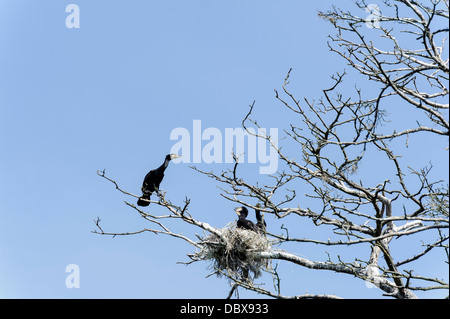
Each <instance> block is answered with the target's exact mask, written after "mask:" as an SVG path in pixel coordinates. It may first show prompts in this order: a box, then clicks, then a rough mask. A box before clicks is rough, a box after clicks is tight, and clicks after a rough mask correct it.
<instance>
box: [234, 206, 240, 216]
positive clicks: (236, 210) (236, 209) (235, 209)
mask: <svg viewBox="0 0 450 319" xmlns="http://www.w3.org/2000/svg"><path fill="white" fill-rule="evenodd" d="M238 209H239V207H235V208H234V212H235V213H236V214H238V215H239V216H241V213H240V212H239V210H238Z"/></svg>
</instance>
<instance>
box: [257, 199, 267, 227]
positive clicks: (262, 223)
mask: <svg viewBox="0 0 450 319" xmlns="http://www.w3.org/2000/svg"><path fill="white" fill-rule="evenodd" d="M255 207H257V208H261V205H260V204H259V203H258V204H256V205H255ZM255 215H256V221H257V222H256V227H257V228H258V230H259V231H260V232H261V233H264V232H265V231H266V227H267V224H266V221H265V220H264V215H262V216H261V211H260V210H259V209H255Z"/></svg>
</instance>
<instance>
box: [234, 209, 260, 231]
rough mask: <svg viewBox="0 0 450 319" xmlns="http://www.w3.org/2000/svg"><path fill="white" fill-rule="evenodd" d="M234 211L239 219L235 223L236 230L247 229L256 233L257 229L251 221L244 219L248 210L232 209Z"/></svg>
mask: <svg viewBox="0 0 450 319" xmlns="http://www.w3.org/2000/svg"><path fill="white" fill-rule="evenodd" d="M234 211H235V212H236V214H238V216H239V219H238V221H237V227H238V228H243V229H249V230H253V231H255V232H258V228H257V227H256V225H255V224H254V223H253V222H252V221H250V220H248V219H246V217H247V215H248V209H247V208H246V207H244V206H242V207H237V208H235V209H234Z"/></svg>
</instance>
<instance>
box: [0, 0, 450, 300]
mask: <svg viewBox="0 0 450 319" xmlns="http://www.w3.org/2000/svg"><path fill="white" fill-rule="evenodd" d="M70 3H75V4H77V5H78V6H79V8H80V18H81V19H80V28H79V29H68V28H67V27H66V24H65V20H66V17H67V15H68V13H66V12H65V8H66V6H67V5H68V4H70ZM331 5H332V1H328V0H326V1H320V2H317V1H293V0H291V1H287V0H284V1H276V2H275V1H261V0H258V1H256V0H252V1H175V0H173V1H144V0H133V1H105V0H98V1H86V0H75V1H56V0H52V1H50V0H44V1H31V0H0V110H1V115H0V147H1V149H2V156H1V159H0V163H1V165H0V194H1V195H0V198H1V201H0V297H3V298H223V297H225V296H226V295H227V294H228V291H229V285H228V283H227V282H226V280H223V279H218V278H215V277H210V278H207V279H205V276H206V275H207V274H208V271H207V270H206V269H205V268H206V264H204V263H203V264H202V263H196V264H194V265H190V266H188V267H186V266H184V265H180V264H177V262H179V261H187V257H186V253H188V252H192V251H193V248H191V247H190V246H188V245H187V244H185V243H184V242H181V241H178V240H175V239H173V238H168V237H163V236H161V235H160V236H155V235H152V234H142V235H138V236H131V237H116V238H111V237H106V236H99V235H96V234H92V233H91V230H93V229H94V228H95V227H94V222H93V220H94V219H96V218H97V217H100V218H101V219H102V226H103V228H104V229H105V230H108V231H116V232H122V231H135V230H139V229H140V228H142V227H144V226H145V225H144V224H142V220H140V219H139V218H138V217H137V215H136V214H134V212H132V210H130V209H129V208H127V207H126V206H125V205H124V203H123V201H124V200H127V199H128V200H130V199H129V198H127V197H125V196H124V195H122V194H120V193H119V192H117V191H115V190H114V188H113V186H112V185H111V184H108V183H107V182H106V181H105V180H103V179H101V178H99V177H98V176H97V175H96V171H97V170H98V169H105V170H106V172H107V174H108V176H109V177H111V178H113V179H115V180H116V181H117V182H118V183H119V184H120V185H121V187H122V188H124V189H127V190H128V191H130V192H132V193H136V194H138V193H139V190H140V186H141V183H142V179H143V177H144V176H145V174H146V173H147V171H148V170H149V169H151V168H154V167H156V166H158V165H160V164H161V163H162V161H163V159H164V156H165V155H166V154H167V153H168V152H169V151H170V148H171V146H172V145H173V144H174V142H173V141H170V139H169V136H170V132H171V131H172V130H173V129H174V128H177V127H184V128H187V129H188V130H191V129H192V124H193V120H195V119H199V120H201V121H202V126H203V127H204V128H206V127H216V128H219V129H220V130H223V129H224V128H235V127H239V126H240V123H241V121H242V119H243V116H245V114H246V112H247V111H248V105H249V104H251V103H252V101H253V100H256V106H257V108H256V109H255V117H256V118H258V122H260V123H261V126H262V127H267V128H268V127H280V126H281V125H285V124H286V123H289V121H290V120H291V118H287V117H286V115H287V114H289V113H287V112H285V111H284V110H283V109H282V108H281V106H280V104H279V102H277V101H276V100H275V98H274V92H273V90H274V89H275V88H278V89H279V88H280V87H281V85H282V83H283V80H284V77H285V76H286V73H287V71H288V70H289V68H293V72H292V79H291V82H293V83H295V86H296V93H297V95H298V97H299V98H300V97H303V96H308V97H311V98H318V97H319V96H320V92H321V90H322V89H324V87H326V86H328V85H329V84H330V83H331V81H330V80H329V76H330V75H332V74H333V73H334V72H336V71H342V70H343V69H344V68H345V65H344V62H343V61H342V60H341V59H340V58H339V57H337V56H336V55H334V54H332V53H330V52H329V50H328V47H327V44H326V42H327V35H328V34H329V33H330V32H333V30H332V28H331V26H330V25H329V24H327V23H325V22H324V21H322V20H320V19H319V18H318V17H317V10H319V9H322V10H326V9H327V8H330V7H331ZM343 5H348V3H344V2H343ZM362 14H364V12H362V13H361V15H362ZM355 81H358V80H355ZM286 121H288V122H286ZM428 155H429V153H428ZM436 156H438V157H439V158H443V157H444V156H447V157H448V152H447V153H445V152H442V153H439V154H437V155H436ZM429 160H430V157H429V156H427V155H423V154H422V155H421V156H418V157H417V165H418V166H420V165H421V164H422V163H424V165H426V164H427V163H428V162H429ZM437 164H438V165H439V160H438V163H437ZM441 164H442V168H441V169H442V170H441V171H442V172H447V174H445V175H443V177H442V178H444V176H448V168H446V161H445V160H442V163H441ZM199 167H201V168H204V169H207V170H216V171H217V172H220V171H221V170H223V169H227V168H229V165H226V164H211V165H206V164H202V165H199ZM256 167H257V166H256ZM253 169H254V170H255V172H256V168H255V166H251V167H249V170H253ZM216 186H217V184H216V183H215V182H213V181H212V180H209V179H207V178H205V177H204V176H202V175H200V174H198V173H196V172H194V171H193V170H192V169H190V168H189V167H188V165H186V164H179V165H173V164H172V165H171V166H170V167H169V169H168V173H167V174H166V178H165V180H164V182H163V188H164V189H166V190H167V191H168V196H170V198H171V199H172V200H173V201H178V202H181V201H182V200H183V199H184V198H185V196H188V197H189V198H191V201H192V204H191V213H193V214H195V216H196V217H198V218H199V219H202V220H204V221H206V222H208V223H210V224H211V225H213V226H217V227H223V226H225V225H226V224H227V223H228V222H230V221H232V220H234V219H235V214H234V212H233V210H232V208H233V207H235V204H234V203H230V202H227V201H226V200H224V199H223V198H222V197H220V195H219V193H220V190H219V189H217V188H216ZM155 209H156V208H155ZM302 227H305V226H302ZM183 230H184V231H186V232H187V231H188V229H183V228H181V230H180V231H183ZM300 250H301V249H299V248H298V247H296V248H294V252H296V253H299V254H303V255H305V256H308V257H310V258H317V259H321V260H324V259H326V258H327V256H326V255H325V253H324V251H323V249H322V248H319V249H317V247H316V248H315V249H314V246H309V247H308V249H307V250H306V251H303V250H301V251H300ZM341 254H343V255H345V254H346V251H345V248H343V251H341ZM68 264H77V265H79V267H80V288H79V289H68V288H66V286H65V279H66V276H67V275H68V274H67V273H66V272H65V269H66V266H67V265H68ZM279 267H280V271H283V272H284V273H285V274H286V275H287V276H289V275H290V274H292V273H293V272H294V271H295V272H296V273H295V276H289V278H291V279H289V281H287V280H286V283H285V284H284V286H283V287H282V288H283V291H282V292H283V294H286V295H289V294H303V293H306V292H308V293H329V294H336V295H339V296H342V297H351V296H355V289H356V291H361V293H360V294H361V295H364V296H366V297H380V292H379V291H378V290H376V289H368V288H366V286H365V284H364V283H363V282H361V281H358V280H355V279H353V278H349V277H348V276H345V275H343V276H335V274H333V273H323V272H312V271H309V270H307V269H301V268H300V269H299V268H298V267H291V266H290V265H286V264H280V266H279ZM445 272H446V273H447V277H448V268H447V269H446V270H440V273H443V274H444V275H445ZM348 283H350V284H348ZM360 294H359V293H357V295H360ZM255 296H256V295H254V294H252V293H248V292H243V291H242V292H241V297H255Z"/></svg>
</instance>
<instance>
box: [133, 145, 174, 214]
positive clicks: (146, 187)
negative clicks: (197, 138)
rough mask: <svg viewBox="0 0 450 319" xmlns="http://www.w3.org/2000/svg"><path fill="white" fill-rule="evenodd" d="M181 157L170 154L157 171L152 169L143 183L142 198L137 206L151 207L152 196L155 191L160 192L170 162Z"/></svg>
mask: <svg viewBox="0 0 450 319" xmlns="http://www.w3.org/2000/svg"><path fill="white" fill-rule="evenodd" d="M178 157H181V156H179V155H176V154H168V155H167V156H166V158H165V160H164V163H163V164H162V165H161V166H160V167H158V168H157V169H152V170H151V171H150V172H148V173H147V175H145V178H144V182H143V183H142V187H141V190H142V196H141V197H140V198H139V199H138V201H137V204H138V205H139V206H148V205H150V196H151V195H152V193H153V192H154V191H157V192H159V184H161V181H162V179H163V177H164V171H165V170H166V168H167V166H168V165H169V162H170V161H171V160H173V159H176V158H178Z"/></svg>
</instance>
